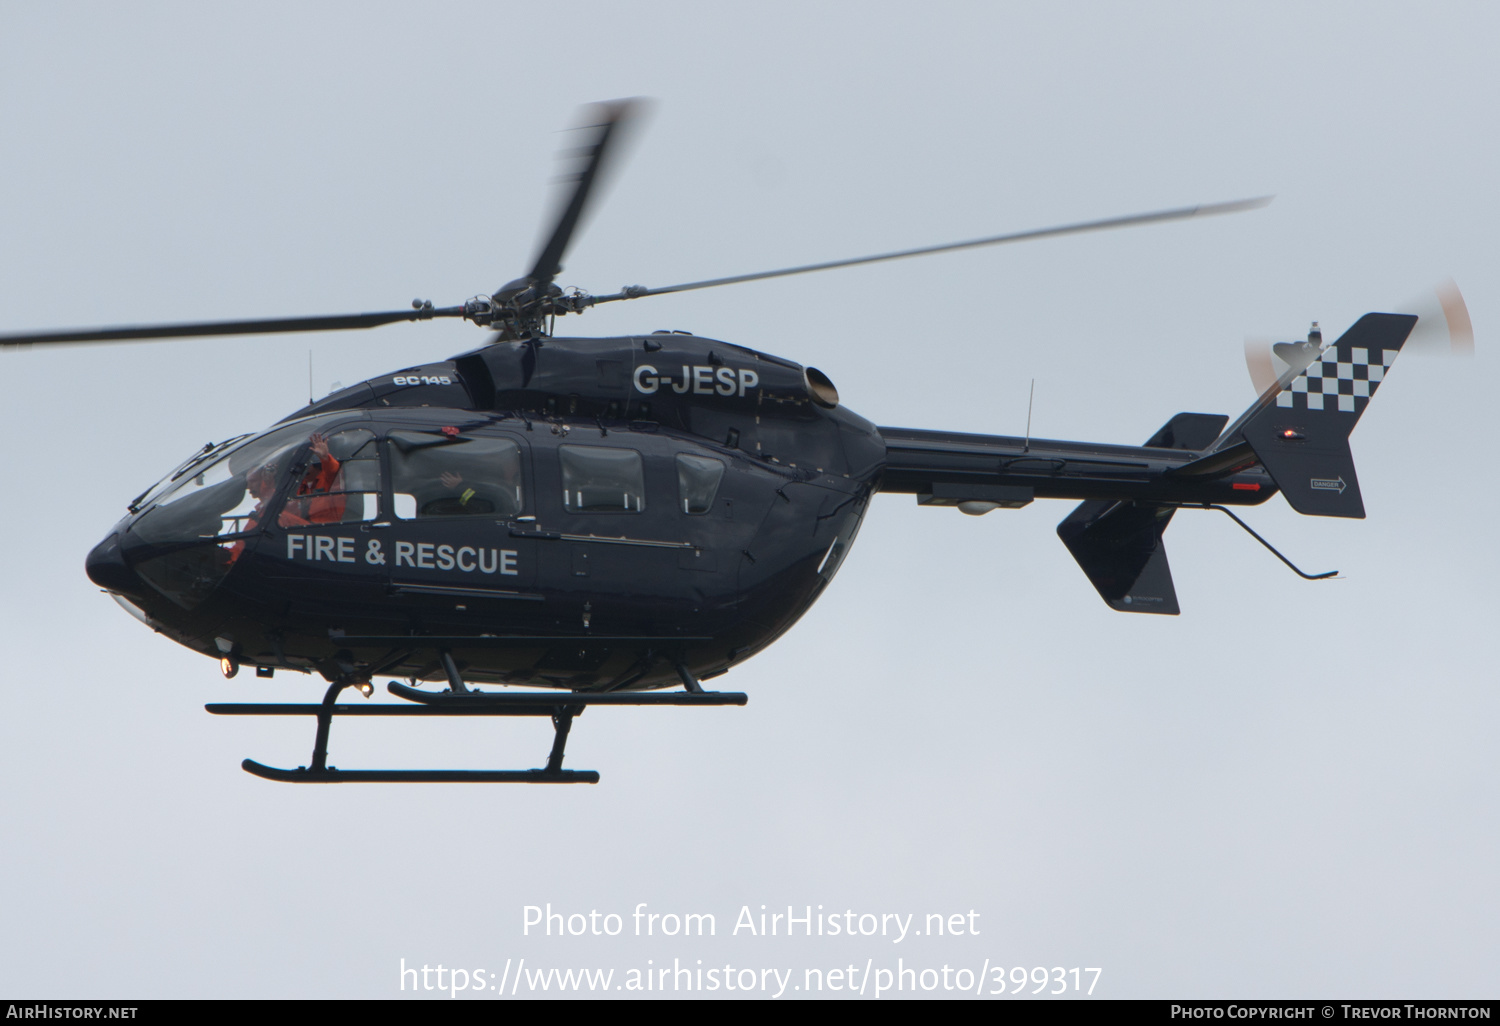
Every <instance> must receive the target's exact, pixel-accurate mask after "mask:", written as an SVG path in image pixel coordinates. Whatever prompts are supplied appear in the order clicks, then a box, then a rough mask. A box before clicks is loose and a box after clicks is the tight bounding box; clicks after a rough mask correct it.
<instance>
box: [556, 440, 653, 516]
mask: <svg viewBox="0 0 1500 1026" xmlns="http://www.w3.org/2000/svg"><path fill="white" fill-rule="evenodd" d="M557 457H558V461H559V462H560V463H561V465H562V486H563V509H565V510H567V511H568V512H569V513H639V512H641V510H643V509H645V507H646V475H645V469H644V466H643V464H642V461H641V454H640V453H638V452H636V451H635V450H634V449H607V448H605V447H603V446H599V445H560V446H558V447H557Z"/></svg>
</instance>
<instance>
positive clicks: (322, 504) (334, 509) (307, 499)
mask: <svg viewBox="0 0 1500 1026" xmlns="http://www.w3.org/2000/svg"><path fill="white" fill-rule="evenodd" d="M325 441H326V443H327V446H328V459H326V460H325V459H323V458H322V457H321V456H320V455H319V446H318V443H317V439H316V436H315V437H314V440H313V443H312V450H311V451H310V452H309V453H308V457H307V466H306V468H305V469H304V470H303V471H302V480H301V481H299V482H298V483H297V486H296V487H295V488H294V489H293V490H292V493H291V494H290V495H288V496H287V500H286V508H285V509H284V510H283V511H282V514H281V517H280V518H279V519H280V523H281V525H282V526H283V527H288V526H293V525H300V524H357V523H360V522H361V521H365V520H374V519H375V517H376V515H377V513H378V512H379V498H380V454H379V450H378V448H377V447H376V442H375V432H373V431H370V430H368V429H367V428H350V429H349V430H347V431H337V432H335V433H333V434H331V435H329V436H328V437H327V438H326V439H325Z"/></svg>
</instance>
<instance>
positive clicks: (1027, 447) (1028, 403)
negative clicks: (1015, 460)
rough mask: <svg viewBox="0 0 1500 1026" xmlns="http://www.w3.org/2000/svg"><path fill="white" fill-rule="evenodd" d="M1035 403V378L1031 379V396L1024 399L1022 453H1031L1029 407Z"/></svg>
mask: <svg viewBox="0 0 1500 1026" xmlns="http://www.w3.org/2000/svg"><path fill="white" fill-rule="evenodd" d="M1035 402H1036V378H1032V379H1031V395H1030V396H1028V397H1027V399H1026V444H1025V445H1023V446H1021V451H1022V452H1030V451H1031V407H1032V405H1033V404H1034V403H1035Z"/></svg>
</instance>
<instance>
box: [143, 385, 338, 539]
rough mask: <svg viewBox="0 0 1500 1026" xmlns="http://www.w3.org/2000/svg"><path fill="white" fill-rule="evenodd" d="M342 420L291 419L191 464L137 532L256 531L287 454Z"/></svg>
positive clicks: (185, 535)
mask: <svg viewBox="0 0 1500 1026" xmlns="http://www.w3.org/2000/svg"><path fill="white" fill-rule="evenodd" d="M344 416H347V415H344ZM339 419H343V417H340V416H338V415H335V416H331V417H319V418H313V419H309V420H304V421H298V422H296V423H293V424H287V425H285V426H283V427H279V428H277V429H275V430H274V431H268V432H266V433H265V434H263V435H260V436H259V437H257V438H253V439H251V440H250V441H248V442H245V443H244V444H242V445H240V446H238V447H237V448H235V449H233V450H232V451H231V452H230V453H229V454H228V455H226V456H222V457H220V458H219V459H218V460H217V461H216V462H214V463H211V464H208V465H206V466H200V467H197V468H193V467H191V466H190V467H189V472H188V473H184V474H182V475H181V476H180V477H178V479H177V480H176V481H175V482H172V483H170V486H169V487H168V488H166V489H165V490H163V491H162V492H161V494H160V495H159V497H157V498H155V499H154V505H153V506H152V507H151V508H148V509H147V511H146V513H145V514H144V515H143V516H142V517H141V519H140V521H139V522H138V523H137V524H136V526H135V527H134V528H133V530H134V532H135V533H136V534H137V535H138V536H139V537H140V538H142V539H143V540H145V541H149V542H167V541H174V542H177V541H189V540H191V539H194V538H205V539H207V538H219V537H223V536H225V535H232V534H240V533H243V532H245V531H250V530H253V529H254V528H255V526H256V524H255V522H254V521H255V520H256V514H257V512H258V511H259V510H261V509H262V508H263V507H264V505H265V503H267V502H269V501H270V500H271V498H272V496H273V495H274V494H275V491H276V485H277V483H278V482H279V481H280V472H281V471H282V470H283V469H285V464H286V461H287V458H288V456H289V455H290V454H291V453H292V451H293V450H295V449H297V448H298V447H299V446H302V445H304V444H306V443H307V442H308V440H309V438H311V437H312V436H313V435H315V434H320V429H323V428H326V427H328V426H329V425H330V424H331V422H332V421H335V420H339ZM193 470H196V473H192V472H191V471H193Z"/></svg>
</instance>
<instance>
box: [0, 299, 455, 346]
mask: <svg viewBox="0 0 1500 1026" xmlns="http://www.w3.org/2000/svg"><path fill="white" fill-rule="evenodd" d="M463 315H464V308H463V307H461V306H451V307H442V308H440V309H436V310H434V309H433V308H431V307H424V308H423V309H420V310H397V311H395V312H393V313H366V314H335V315H333V316H331V317H281V318H276V319H274V320H272V319H266V320H254V321H198V322H195V323H191V324H142V325H133V326H129V327H122V328H74V329H71V330H68V331H41V332H27V333H24V334H13V335H0V348H5V349H15V348H19V347H21V346H52V345H65V344H69V343H78V342H136V341H140V340H143V339H158V338H192V337H194V336H204V335H271V334H280V333H283V332H286V333H290V332H297V331H347V330H350V329H354V328H378V327H380V326H381V325H382V324H395V323H396V322H397V321H427V320H431V319H432V318H434V317H462V316H463Z"/></svg>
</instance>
